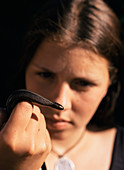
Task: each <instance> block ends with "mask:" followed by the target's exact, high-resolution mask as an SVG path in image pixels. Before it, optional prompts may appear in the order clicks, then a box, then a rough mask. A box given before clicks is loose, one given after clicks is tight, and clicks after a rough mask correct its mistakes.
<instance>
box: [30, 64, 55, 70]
mask: <svg viewBox="0 0 124 170" xmlns="http://www.w3.org/2000/svg"><path fill="white" fill-rule="evenodd" d="M32 64H33V66H35V67H37V68H39V69H41V70H44V71H49V72H52V71H51V70H49V69H47V68H44V67H42V66H39V65H38V64H36V63H32Z"/></svg>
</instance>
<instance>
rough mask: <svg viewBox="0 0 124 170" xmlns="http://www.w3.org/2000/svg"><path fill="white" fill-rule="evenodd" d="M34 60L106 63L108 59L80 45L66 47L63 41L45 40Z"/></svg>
mask: <svg viewBox="0 0 124 170" xmlns="http://www.w3.org/2000/svg"><path fill="white" fill-rule="evenodd" d="M34 60H35V61H36V60H37V62H39V63H40V62H45V61H47V63H48V64H52V63H53V64H54V63H55V64H57V65H58V66H60V65H61V66H62V65H63V66H64V64H75V65H79V64H81V63H82V64H85V65H86V64H89V63H90V64H92V63H93V64H99V65H102V64H103V63H106V64H107V65H108V61H107V59H105V58H103V57H102V56H100V55H97V54H95V53H94V52H92V51H90V50H86V49H83V48H81V47H80V46H71V47H66V46H65V45H63V43H61V42H60V43H59V42H54V41H44V42H43V43H41V44H40V45H39V47H38V49H37V51H36V53H35V55H34Z"/></svg>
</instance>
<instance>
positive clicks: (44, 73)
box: [37, 71, 54, 79]
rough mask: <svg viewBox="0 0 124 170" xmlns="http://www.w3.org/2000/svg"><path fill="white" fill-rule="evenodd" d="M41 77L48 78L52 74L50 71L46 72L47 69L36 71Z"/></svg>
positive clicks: (51, 76)
mask: <svg viewBox="0 0 124 170" xmlns="http://www.w3.org/2000/svg"><path fill="white" fill-rule="evenodd" d="M37 74H38V75H39V76H40V77H41V78H45V79H48V78H53V76H54V74H53V73H51V72H47V71H44V72H38V73H37Z"/></svg>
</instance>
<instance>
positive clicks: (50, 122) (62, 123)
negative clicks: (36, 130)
mask: <svg viewBox="0 0 124 170" xmlns="http://www.w3.org/2000/svg"><path fill="white" fill-rule="evenodd" d="M46 123H47V126H48V128H49V127H50V128H55V129H63V128H66V127H68V126H70V124H72V123H71V121H68V120H64V119H58V120H56V119H51V118H46Z"/></svg>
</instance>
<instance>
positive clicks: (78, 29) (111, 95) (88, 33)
mask: <svg viewBox="0 0 124 170" xmlns="http://www.w3.org/2000/svg"><path fill="white" fill-rule="evenodd" d="M45 38H49V39H51V40H53V41H58V40H59V41H63V42H64V43H65V44H66V45H69V46H70V45H77V46H80V47H82V48H85V49H88V50H91V51H93V52H94V53H96V54H100V55H102V56H103V57H104V58H106V59H107V60H108V61H109V62H110V69H109V71H110V78H111V79H112V84H111V86H110V88H109V89H108V93H107V95H106V96H105V98H104V99H103V101H102V102H101V104H100V106H99V108H98V109H97V111H96V114H95V115H94V117H93V118H92V120H91V121H90V123H89V125H88V127H92V125H97V126H99V127H102V128H103V127H105V128H106V127H107V128H108V127H109V126H110V127H111V126H113V125H114V121H113V113H114V111H115V106H116V103H118V102H117V99H118V96H119V94H120V91H121V90H123V89H122V87H121V84H122V85H123V77H122V69H123V63H124V61H123V60H124V59H123V48H122V42H121V39H120V24H119V21H118V19H117V17H116V15H115V14H114V12H113V11H112V10H111V8H109V7H108V6H107V4H106V3H105V2H103V1H102V0H56V1H53V0H47V1H46V0H44V2H43V3H42V5H41V8H40V9H39V11H38V12H37V14H36V15H35V16H34V18H33V21H32V22H31V27H30V28H29V31H28V32H27V34H26V38H25V51H24V58H23V59H24V60H23V69H24V72H25V70H26V68H27V66H28V64H29V62H30V60H31V59H32V57H33V55H34V53H35V51H36V49H37V47H38V46H39V44H40V43H41V42H42V41H43V40H44V39H45Z"/></svg>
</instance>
